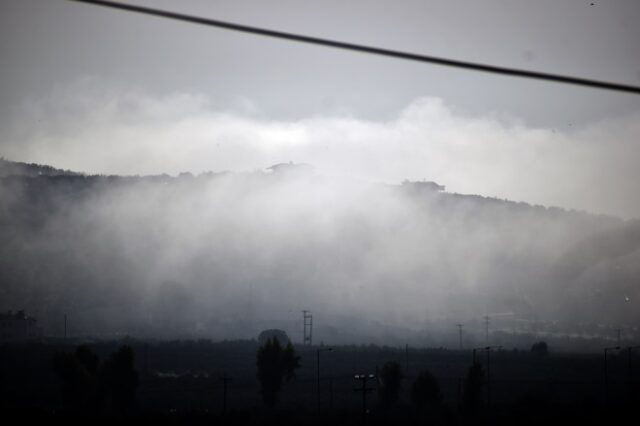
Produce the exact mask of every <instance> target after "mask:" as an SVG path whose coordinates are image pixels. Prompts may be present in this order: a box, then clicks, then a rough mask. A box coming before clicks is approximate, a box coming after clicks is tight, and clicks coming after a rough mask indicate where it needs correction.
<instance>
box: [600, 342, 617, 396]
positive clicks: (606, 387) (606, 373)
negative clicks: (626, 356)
mask: <svg viewBox="0 0 640 426" xmlns="http://www.w3.org/2000/svg"><path fill="white" fill-rule="evenodd" d="M619 350H620V346H612V347H609V348H604V402H605V405H609V371H608V368H607V352H608V351H619Z"/></svg>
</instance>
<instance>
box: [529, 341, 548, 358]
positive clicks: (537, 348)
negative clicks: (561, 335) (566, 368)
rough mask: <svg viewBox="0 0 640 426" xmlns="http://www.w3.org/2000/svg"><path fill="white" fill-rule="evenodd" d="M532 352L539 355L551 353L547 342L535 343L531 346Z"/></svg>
mask: <svg viewBox="0 0 640 426" xmlns="http://www.w3.org/2000/svg"><path fill="white" fill-rule="evenodd" d="M531 353H532V354H534V355H538V356H547V355H548V353H549V348H548V346H547V342H538V343H534V344H533V345H532V346H531Z"/></svg>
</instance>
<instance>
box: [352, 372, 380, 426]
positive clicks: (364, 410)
mask: <svg viewBox="0 0 640 426" xmlns="http://www.w3.org/2000/svg"><path fill="white" fill-rule="evenodd" d="M353 378H354V379H356V380H359V381H360V382H361V383H362V386H361V387H360V388H355V389H354V391H356V392H362V425H363V426H364V425H366V424H367V393H369V392H373V391H374V388H368V387H367V380H372V379H375V378H376V375H375V374H368V375H367V374H356V375H355V376H353Z"/></svg>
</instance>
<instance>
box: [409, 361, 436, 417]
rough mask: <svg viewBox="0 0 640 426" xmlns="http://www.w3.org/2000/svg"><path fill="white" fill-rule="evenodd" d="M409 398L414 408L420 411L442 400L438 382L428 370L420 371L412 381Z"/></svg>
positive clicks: (432, 406) (434, 405)
mask: <svg viewBox="0 0 640 426" xmlns="http://www.w3.org/2000/svg"><path fill="white" fill-rule="evenodd" d="M411 400H412V401H413V404H414V405H415V406H416V408H417V409H418V410H419V411H422V412H424V411H426V410H428V409H431V408H434V407H437V406H438V405H440V403H441V402H442V393H441V392H440V384H439V383H438V381H437V380H436V378H435V377H433V375H432V374H431V373H430V372H429V371H427V370H424V371H421V372H420V374H418V377H417V378H416V380H415V381H414V382H413V385H412V386H411Z"/></svg>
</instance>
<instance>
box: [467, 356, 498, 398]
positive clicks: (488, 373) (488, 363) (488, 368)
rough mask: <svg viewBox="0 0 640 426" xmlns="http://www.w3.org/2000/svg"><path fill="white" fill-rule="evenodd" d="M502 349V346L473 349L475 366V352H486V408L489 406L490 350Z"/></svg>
mask: <svg viewBox="0 0 640 426" xmlns="http://www.w3.org/2000/svg"><path fill="white" fill-rule="evenodd" d="M493 349H502V346H484V347H481V348H474V349H473V365H475V364H476V351H487V406H491V350H493Z"/></svg>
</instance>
